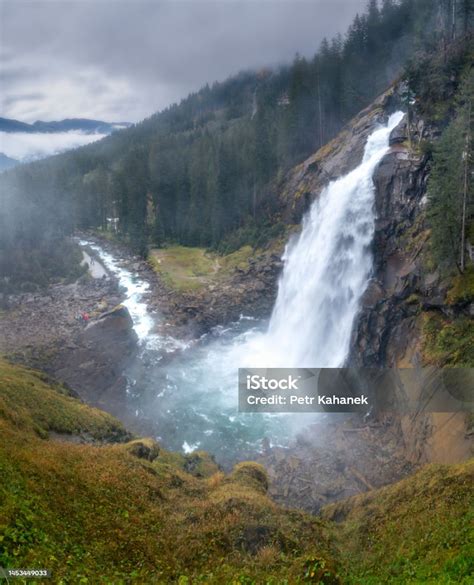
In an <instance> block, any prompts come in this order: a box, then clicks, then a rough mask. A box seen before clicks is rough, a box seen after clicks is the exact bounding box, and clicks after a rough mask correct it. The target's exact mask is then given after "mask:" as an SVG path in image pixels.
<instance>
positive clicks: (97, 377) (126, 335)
mask: <svg viewBox="0 0 474 585" xmlns="http://www.w3.org/2000/svg"><path fill="white" fill-rule="evenodd" d="M136 351H137V335H136V333H135V331H134V329H133V322H132V319H131V317H130V313H129V312H128V309H127V308H126V307H124V306H122V305H118V306H117V307H115V309H113V310H111V311H108V312H106V313H103V314H102V315H100V316H99V317H98V318H97V319H96V320H94V321H92V322H91V323H90V324H89V325H87V327H86V328H85V329H83V330H82V331H80V332H79V333H78V334H77V335H76V336H75V338H74V339H73V341H71V342H70V343H69V344H67V345H66V346H65V347H64V348H63V349H62V350H60V351H59V353H58V354H57V355H56V356H55V358H54V361H53V364H52V365H51V370H52V372H53V374H54V375H55V376H56V377H57V378H58V379H60V380H62V381H64V382H66V383H67V384H68V385H69V386H71V387H72V388H73V389H74V390H75V391H76V392H78V393H79V395H80V396H81V398H83V399H84V400H86V401H87V402H88V403H89V404H93V405H97V406H102V407H105V408H106V409H107V410H108V411H109V412H120V410H121V406H122V405H123V403H124V400H125V397H126V387H127V380H126V377H125V375H124V371H125V370H126V368H127V367H128V366H129V365H130V364H131V362H132V360H133V358H134V356H135V355H136Z"/></svg>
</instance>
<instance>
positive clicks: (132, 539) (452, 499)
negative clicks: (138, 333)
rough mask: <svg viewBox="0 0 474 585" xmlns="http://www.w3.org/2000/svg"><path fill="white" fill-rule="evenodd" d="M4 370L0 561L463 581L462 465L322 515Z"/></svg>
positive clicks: (168, 578)
mask: <svg viewBox="0 0 474 585" xmlns="http://www.w3.org/2000/svg"><path fill="white" fill-rule="evenodd" d="M0 368H1V374H2V383H1V386H0V401H1V402H0V404H1V408H0V428H1V432H2V443H1V445H0V469H1V472H2V478H3V481H2V483H1V486H0V534H1V536H0V562H1V564H2V566H4V567H9V568H15V567H45V568H48V569H49V570H51V571H52V573H53V579H54V580H55V582H58V583H59V582H61V583H78V582H80V583H94V582H97V581H96V580H97V576H98V575H100V576H101V583H104V584H105V583H110V584H112V583H114V584H116V583H122V582H123V583H125V582H127V583H145V582H146V583H180V584H183V583H189V582H206V583H231V582H232V583H233V582H239V583H258V584H259V583H262V584H263V583H320V584H326V585H335V584H337V583H360V582H361V581H360V580H361V579H363V580H364V583H374V584H375V583H377V584H382V583H400V584H401V583H404V584H405V583H420V582H424V583H466V584H467V583H468V582H469V579H470V577H472V566H470V561H469V558H470V557H469V551H470V548H469V547H470V544H472V536H473V534H472V527H470V525H469V510H470V509H471V511H472V494H471V493H470V486H471V485H472V472H473V468H472V463H470V464H465V465H458V466H430V467H427V468H426V469H424V470H422V471H421V472H419V473H418V474H416V475H415V476H413V477H410V478H408V479H406V480H404V481H402V482H400V483H398V484H396V485H394V486H391V487H388V488H383V489H381V490H376V491H374V492H370V493H369V494H367V495H363V496H359V497H357V498H355V499H354V498H353V499H350V500H347V501H343V502H340V503H337V504H335V505H333V506H331V507H329V508H326V509H325V510H324V511H323V518H324V520H322V519H320V518H317V517H311V516H309V515H307V514H304V513H302V512H297V511H289V510H284V509H282V508H280V507H278V506H277V505H275V504H274V503H273V502H272V501H271V500H270V499H269V498H268V497H267V495H266V490H267V477H266V474H265V471H264V469H263V468H262V467H261V466H259V465H257V464H254V463H240V464H238V465H237V466H236V467H235V468H234V469H233V471H232V472H231V473H230V474H228V475H224V474H223V473H222V472H221V471H219V469H218V468H217V466H216V465H215V463H213V461H212V459H211V458H210V457H209V456H208V455H206V454H205V453H200V452H197V453H193V454H192V455H188V456H182V455H178V454H175V453H170V452H166V451H164V450H162V449H160V447H159V445H157V444H156V443H155V442H154V441H151V440H149V439H136V438H135V439H132V437H131V436H130V435H127V433H126V432H125V430H124V429H123V427H122V426H121V425H120V423H118V422H117V421H115V420H114V419H113V418H112V417H110V416H109V415H106V414H105V413H102V412H100V411H98V410H95V409H92V408H90V407H88V406H86V405H84V404H83V403H81V402H79V401H78V400H77V399H75V398H73V397H70V396H68V395H67V391H65V390H64V389H62V388H61V387H59V386H52V385H51V384H50V383H49V382H48V381H46V380H45V378H44V376H42V375H41V374H38V373H36V372H34V371H31V370H26V369H23V368H20V367H18V366H12V365H9V364H7V363H5V362H1V365H0ZM337 575H339V576H337ZM30 582H31V581H30Z"/></svg>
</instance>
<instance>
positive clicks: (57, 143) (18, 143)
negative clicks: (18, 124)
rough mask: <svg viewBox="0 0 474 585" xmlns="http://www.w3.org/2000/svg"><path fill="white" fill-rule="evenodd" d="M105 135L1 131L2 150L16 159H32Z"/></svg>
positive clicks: (80, 144)
mask: <svg viewBox="0 0 474 585" xmlns="http://www.w3.org/2000/svg"><path fill="white" fill-rule="evenodd" d="M105 136H106V135H105V134H86V133H83V132H75V131H71V132H57V133H47V134H46V133H45V134H41V133H38V134H33V133H27V132H0V152H2V153H3V154H6V155H7V156H9V157H10V158H14V159H16V160H20V161H30V160H36V159H39V158H44V157H46V156H51V155H53V154H59V153H60V152H64V151H65V150H71V149H72V148H77V147H79V146H85V145H86V144H90V143H91V142H95V141H96V140H100V139H101V138H104V137H105Z"/></svg>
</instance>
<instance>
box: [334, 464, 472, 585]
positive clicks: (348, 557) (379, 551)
mask: <svg viewBox="0 0 474 585" xmlns="http://www.w3.org/2000/svg"><path fill="white" fill-rule="evenodd" d="M473 480H474V461H472V460H471V461H470V462H468V463H465V464H461V465H456V466H446V465H428V466H426V467H424V468H423V469H422V470H421V471H419V472H418V473H416V474H415V475H414V476H412V477H409V478H407V479H405V480H403V481H401V482H399V483H397V484H394V485H392V486H388V487H384V488H382V489H379V490H376V491H374V492H369V493H367V494H363V495H360V496H356V497H354V498H350V499H348V500H345V501H342V502H338V503H336V504H332V505H330V506H327V507H326V508H325V509H324V510H323V517H324V518H325V519H327V520H336V521H339V522H341V523H340V524H339V530H337V531H336V532H335V533H336V535H337V540H338V544H339V550H340V555H341V560H342V563H343V565H344V566H345V567H346V570H345V573H346V574H345V576H344V577H343V580H344V583H347V584H354V585H355V584H362V583H363V584H364V585H379V584H380V583H397V584H398V583H399V584H403V585H405V584H407V585H408V584H412V585H416V584H418V583H426V584H433V585H435V584H436V585H442V584H453V585H454V584H456V585H460V584H466V585H467V584H468V583H469V584H471V583H473V581H474V559H473V555H472V551H473V546H474V530H473V520H474V513H473V512H474V495H473V489H472V486H473Z"/></svg>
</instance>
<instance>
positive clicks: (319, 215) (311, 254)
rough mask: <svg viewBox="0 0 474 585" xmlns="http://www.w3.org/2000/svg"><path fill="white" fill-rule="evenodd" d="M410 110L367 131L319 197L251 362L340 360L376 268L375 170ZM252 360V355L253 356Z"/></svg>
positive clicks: (292, 248) (291, 248)
mask: <svg viewBox="0 0 474 585" xmlns="http://www.w3.org/2000/svg"><path fill="white" fill-rule="evenodd" d="M402 117H403V114H402V113H401V112H397V113H395V114H393V115H392V116H390V119H389V121H388V123H387V125H386V126H383V127H379V128H377V129H376V130H375V131H374V132H373V133H372V134H371V135H370V136H369V138H368V140H367V143H366V146H365V150H364V156H363V159H362V162H361V164H360V165H359V166H358V167H357V168H356V169H354V170H353V171H352V172H350V173H348V174H347V175H345V176H343V177H340V178H339V179H337V180H335V181H333V182H331V183H330V184H329V185H328V186H327V187H326V188H325V189H324V190H323V192H322V193H321V195H320V196H319V197H318V198H317V199H316V200H315V201H314V203H313V204H312V206H311V209H310V210H309V212H308V214H307V215H306V216H305V218H304V220H303V226H302V231H301V234H300V236H299V238H298V239H297V241H295V242H290V243H289V244H288V245H287V247H286V250H285V254H284V256H283V260H284V268H283V273H282V276H281V279H280V282H279V287H278V296H277V300H276V303H275V306H274V309H273V313H272V316H271V319H270V323H269V327H268V331H267V332H266V333H265V334H263V335H261V336H259V337H257V338H254V339H253V340H251V341H250V343H249V345H250V347H249V348H248V353H247V356H248V358H249V359H246V360H245V361H246V363H247V365H249V366H250V365H258V366H260V367H339V366H342V365H343V364H344V362H345V360H346V358H347V355H348V352H349V343H350V338H351V332H352V327H353V323H354V319H355V317H356V314H357V311H358V309H359V303H360V299H361V297H362V294H363V293H364V291H365V289H366V287H367V283H368V280H369V278H370V273H371V270H372V254H371V243H372V240H373V236H374V227H375V211H374V194H375V187H374V183H373V180H372V175H373V173H374V170H375V168H376V166H377V164H378V163H379V162H380V161H381V159H382V158H383V156H384V155H385V154H386V153H387V151H388V148H389V146H388V142H389V136H390V132H391V131H392V130H393V129H394V128H395V127H396V126H397V125H398V124H399V122H400V120H401V119H402ZM249 361H250V362H253V363H249Z"/></svg>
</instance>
